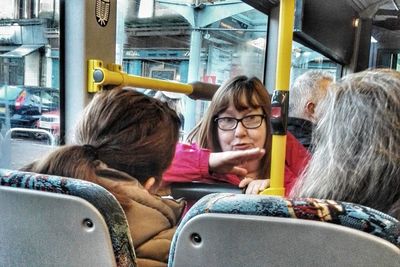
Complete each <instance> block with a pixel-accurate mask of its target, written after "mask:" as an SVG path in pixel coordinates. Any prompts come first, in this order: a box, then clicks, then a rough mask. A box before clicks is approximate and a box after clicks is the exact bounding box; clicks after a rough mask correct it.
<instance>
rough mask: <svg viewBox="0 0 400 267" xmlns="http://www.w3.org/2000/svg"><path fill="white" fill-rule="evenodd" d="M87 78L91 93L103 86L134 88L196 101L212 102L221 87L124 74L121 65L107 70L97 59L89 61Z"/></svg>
mask: <svg viewBox="0 0 400 267" xmlns="http://www.w3.org/2000/svg"><path fill="white" fill-rule="evenodd" d="M87 76H88V81H87V90H88V92H89V93H96V92H98V91H100V90H102V88H103V86H111V85H112V86H133V87H139V88H147V89H153V90H162V91H169V92H174V93H182V94H186V95H187V96H188V97H190V98H192V99H195V100H197V99H201V100H211V98H212V97H213V95H214V93H215V91H217V89H218V87H219V85H217V84H210V83H203V82H193V83H180V82H175V81H167V80H160V79H154V78H148V77H142V76H136V75H131V74H127V73H125V72H123V71H122V70H121V65H118V64H108V65H107V68H105V67H104V66H103V62H102V61H101V60H96V59H89V60H88V75H87Z"/></svg>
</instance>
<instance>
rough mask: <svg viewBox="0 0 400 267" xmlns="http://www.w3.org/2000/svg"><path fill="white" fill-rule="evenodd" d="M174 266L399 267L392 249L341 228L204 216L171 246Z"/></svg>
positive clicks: (195, 219) (258, 218) (270, 219)
mask: <svg viewBox="0 0 400 267" xmlns="http://www.w3.org/2000/svg"><path fill="white" fill-rule="evenodd" d="M173 266H176V267H180V266H193V267H195V266H360V267H361V266H362V267H365V266H371V267H372V266H374V267H375V266H391V267H393V266H400V249H399V248H397V247H396V246H395V245H393V244H392V243H390V242H388V241H386V240H384V239H382V238H379V237H376V236H374V235H371V234H368V233H364V232H362V231H359V230H355V229H351V228H348V227H344V226H341V225H335V224H330V223H326V222H318V221H310V220H302V219H293V218H279V217H268V216H256V215H240V214H220V213H206V214H200V215H197V216H195V217H193V218H191V219H190V220H189V221H188V222H187V223H186V224H185V225H184V226H183V227H182V229H181V231H180V233H179V236H178V238H177V240H176V248H175V255H174V261H173Z"/></svg>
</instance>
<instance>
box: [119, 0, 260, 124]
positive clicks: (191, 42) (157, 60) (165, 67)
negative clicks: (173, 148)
mask: <svg viewBox="0 0 400 267" xmlns="http://www.w3.org/2000/svg"><path fill="white" fill-rule="evenodd" d="M148 2H151V3H148ZM153 3H154V9H151V11H149V10H147V11H146V12H144V9H143V7H144V6H145V5H152V4H153ZM196 3H198V4H197V5H196ZM196 3H195V2H194V1H162V0H159V1H147V2H146V1H139V0H137V1H129V2H128V11H127V12H126V15H125V30H124V32H125V43H124V51H123V69H124V71H125V72H127V73H130V74H134V75H141V76H145V77H156V78H161V79H171V80H175V81H179V82H183V83H187V82H192V81H203V82H207V83H213V84H221V83H223V82H224V81H225V80H227V79H229V78H230V77H232V76H236V75H239V74H244V75H249V76H257V77H258V78H260V79H261V80H262V79H263V78H264V77H263V76H264V62H265V47H266V37H267V32H266V29H267V21H268V17H267V16H266V15H265V14H262V13H261V12H259V11H257V10H255V9H254V8H252V7H251V6H249V5H247V4H245V3H243V2H240V1H237V2H230V3H226V1H196ZM184 99H185V100H184V102H185V104H186V106H185V107H184V109H185V110H189V109H190V108H188V105H195V108H194V110H195V112H194V113H190V114H185V116H186V118H185V123H186V124H187V125H186V126H185V129H190V128H191V127H193V126H194V125H195V123H197V121H198V120H199V119H200V118H201V117H202V114H203V113H204V111H205V109H206V108H207V102H203V101H196V103H193V102H191V101H189V100H187V99H186V98H184Z"/></svg>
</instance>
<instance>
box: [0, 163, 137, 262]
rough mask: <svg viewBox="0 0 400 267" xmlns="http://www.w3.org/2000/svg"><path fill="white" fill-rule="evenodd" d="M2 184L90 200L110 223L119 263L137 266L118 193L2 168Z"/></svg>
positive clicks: (48, 176) (87, 183) (92, 185)
mask: <svg viewBox="0 0 400 267" xmlns="http://www.w3.org/2000/svg"><path fill="white" fill-rule="evenodd" d="M0 185H1V186H9V187H14V188H26V189H31V190H38V191H45V192H51V193H57V194H64V195H72V196H77V197H79V198H82V199H84V200H86V201H88V202H89V203H91V204H92V205H93V206H94V207H95V208H97V210H98V211H99V212H100V214H101V215H102V217H103V218H104V221H105V222H106V224H107V227H108V231H109V234H110V238H111V242H112V248H113V251H114V255H115V259H116V265H117V266H136V264H135V258H136V257H135V252H134V248H133V243H132V239H131V235H130V232H129V228H128V223H127V220H126V217H125V213H124V211H123V210H122V208H121V206H120V205H119V203H118V202H117V200H116V199H115V197H114V196H113V195H112V194H111V193H109V192H108V191H107V190H106V189H104V188H103V187H101V186H99V185H96V184H94V183H90V182H86V181H82V180H78V179H72V178H65V177H60V176H52V175H43V174H35V173H29V172H20V171H10V170H4V169H0Z"/></svg>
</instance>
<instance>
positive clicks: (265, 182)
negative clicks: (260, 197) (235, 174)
mask: <svg viewBox="0 0 400 267" xmlns="http://www.w3.org/2000/svg"><path fill="white" fill-rule="evenodd" d="M269 182H270V181H269V179H253V178H250V177H246V178H244V179H243V180H242V181H240V183H239V188H245V187H246V186H247V188H246V191H245V194H253V195H256V194H258V193H260V192H261V191H263V190H265V189H267V188H268V187H269Z"/></svg>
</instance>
